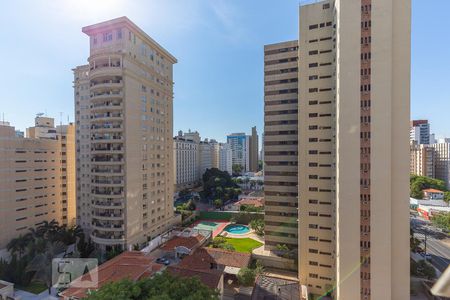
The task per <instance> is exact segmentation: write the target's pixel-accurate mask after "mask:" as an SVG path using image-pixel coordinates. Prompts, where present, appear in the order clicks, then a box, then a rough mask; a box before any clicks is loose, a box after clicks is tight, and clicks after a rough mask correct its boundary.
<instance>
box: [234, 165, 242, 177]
mask: <svg viewBox="0 0 450 300" xmlns="http://www.w3.org/2000/svg"><path fill="white" fill-rule="evenodd" d="M231 169H232V172H233V176H239V175H242V172H243V171H244V167H243V166H242V165H239V164H234V165H233V166H231Z"/></svg>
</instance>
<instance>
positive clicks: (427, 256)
mask: <svg viewBox="0 0 450 300" xmlns="http://www.w3.org/2000/svg"><path fill="white" fill-rule="evenodd" d="M425 259H426V260H428V261H431V254H430V253H426V254H425Z"/></svg>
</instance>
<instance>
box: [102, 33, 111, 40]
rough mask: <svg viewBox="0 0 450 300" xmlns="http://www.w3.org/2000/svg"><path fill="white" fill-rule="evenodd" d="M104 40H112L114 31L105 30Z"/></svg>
mask: <svg viewBox="0 0 450 300" xmlns="http://www.w3.org/2000/svg"><path fill="white" fill-rule="evenodd" d="M103 41H104V42H109V41H112V33H111V32H105V33H104V34H103Z"/></svg>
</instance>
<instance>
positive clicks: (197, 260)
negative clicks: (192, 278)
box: [178, 247, 251, 274]
mask: <svg viewBox="0 0 450 300" xmlns="http://www.w3.org/2000/svg"><path fill="white" fill-rule="evenodd" d="M250 260H251V255H250V254H249V253H240V252H235V251H228V250H224V249H219V248H207V247H202V248H199V249H197V250H196V251H195V252H194V253H193V254H192V255H189V256H186V257H185V258H184V259H183V260H182V261H181V262H180V264H179V265H178V266H179V267H181V268H187V269H192V270H205V269H206V270H207V269H217V270H221V271H224V272H225V273H231V274H237V271H239V269H241V268H244V267H247V266H248V265H249V264H250ZM227 271H228V272H227Z"/></svg>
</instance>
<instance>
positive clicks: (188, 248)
mask: <svg viewBox="0 0 450 300" xmlns="http://www.w3.org/2000/svg"><path fill="white" fill-rule="evenodd" d="M207 241H208V238H207V237H205V236H204V235H202V234H195V235H190V236H182V235H179V236H175V237H173V238H172V239H170V240H168V241H167V242H166V243H165V244H164V245H162V246H161V248H160V249H161V250H162V251H165V252H172V253H173V254H174V255H175V256H177V257H180V256H183V255H190V254H192V253H194V251H195V250H196V249H197V248H199V247H201V246H203V245H204V244H205V243H206V242H207Z"/></svg>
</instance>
